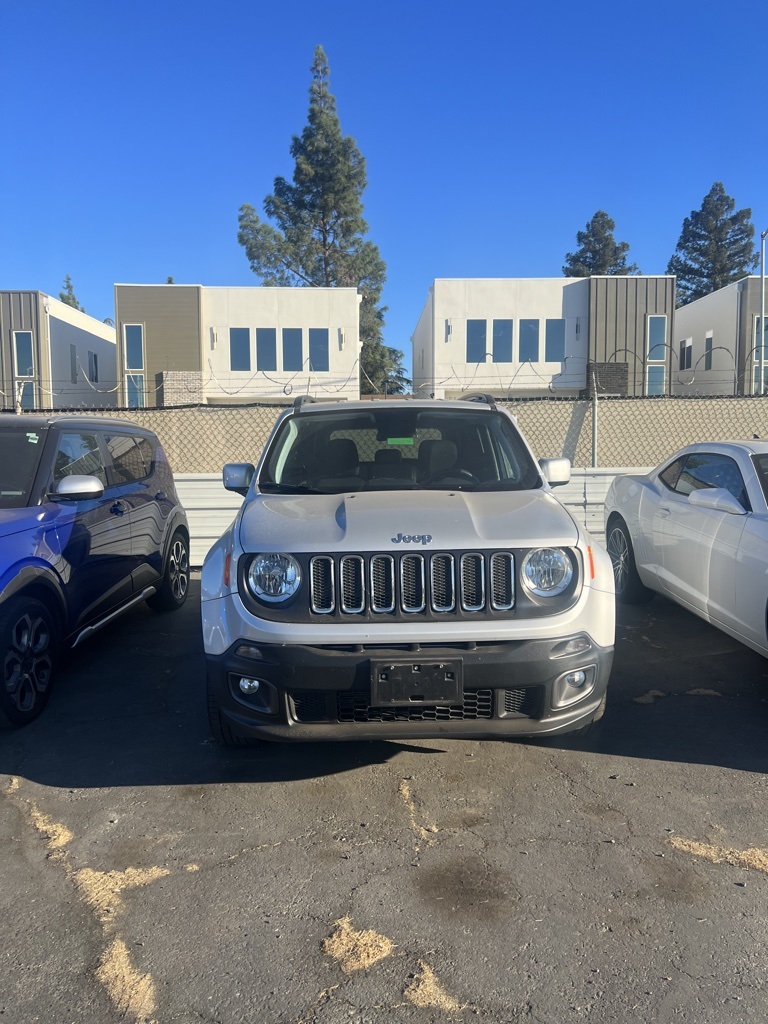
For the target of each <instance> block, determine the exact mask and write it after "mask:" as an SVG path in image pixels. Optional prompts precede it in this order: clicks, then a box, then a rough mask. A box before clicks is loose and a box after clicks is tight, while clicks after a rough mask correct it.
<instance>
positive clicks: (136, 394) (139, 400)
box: [125, 373, 144, 409]
mask: <svg viewBox="0 0 768 1024" xmlns="http://www.w3.org/2000/svg"><path fill="white" fill-rule="evenodd" d="M125 397H126V402H127V405H128V408H129V409H143V408H144V374H143V373H127V374H126V375H125Z"/></svg>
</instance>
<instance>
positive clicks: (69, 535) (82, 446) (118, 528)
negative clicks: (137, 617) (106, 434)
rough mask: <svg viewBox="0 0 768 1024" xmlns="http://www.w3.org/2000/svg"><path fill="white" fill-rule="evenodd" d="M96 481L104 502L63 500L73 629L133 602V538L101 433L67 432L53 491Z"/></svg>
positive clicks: (64, 569)
mask: <svg viewBox="0 0 768 1024" xmlns="http://www.w3.org/2000/svg"><path fill="white" fill-rule="evenodd" d="M74 475H86V476H95V477H97V478H98V479H99V480H100V481H101V483H102V484H103V485H104V494H103V495H102V497H100V498H89V499H87V500H84V501H70V500H65V499H62V500H59V501H58V502H57V504H58V507H59V510H60V514H59V516H58V517H57V519H56V532H57V535H58V539H59V545H60V550H61V558H62V563H61V567H60V573H61V576H62V579H63V582H64V585H65V588H66V591H67V598H68V603H69V607H70V613H71V617H72V622H71V625H72V628H73V629H75V628H79V627H81V626H84V625H86V624H88V623H89V622H93V621H94V620H96V619H98V618H100V617H101V616H102V615H103V614H106V613H107V612H109V611H110V610H112V609H113V608H115V607H117V606H118V605H120V604H122V603H123V602H124V601H126V600H128V599H129V598H130V596H131V593H132V589H133V584H132V579H131V570H132V554H131V534H130V528H129V525H128V520H127V518H126V515H125V513H126V511H127V506H126V505H125V503H124V502H123V501H122V500H121V497H120V495H119V493H118V491H117V489H116V488H115V487H113V486H110V481H109V480H108V478H107V474H106V467H105V459H104V452H103V450H102V448H101V447H100V445H99V439H98V433H97V431H88V430H63V431H61V432H60V433H59V435H58V438H57V440H56V446H55V453H54V457H53V465H52V467H51V474H50V486H49V488H48V490H49V491H51V492H55V491H56V488H57V486H58V484H59V483H60V481H61V480H63V479H64V478H65V477H67V476H74Z"/></svg>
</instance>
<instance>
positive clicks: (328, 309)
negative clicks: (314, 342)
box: [201, 287, 360, 402]
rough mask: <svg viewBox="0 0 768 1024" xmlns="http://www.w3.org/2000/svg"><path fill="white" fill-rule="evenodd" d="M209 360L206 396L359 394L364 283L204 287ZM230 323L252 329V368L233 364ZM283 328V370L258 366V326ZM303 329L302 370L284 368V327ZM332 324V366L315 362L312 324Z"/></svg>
mask: <svg viewBox="0 0 768 1024" xmlns="http://www.w3.org/2000/svg"><path fill="white" fill-rule="evenodd" d="M201 294H202V307H201V326H202V361H203V366H202V370H203V377H204V379H205V396H206V400H207V401H209V402H211V401H217V402H229V401H231V400H233V399H234V400H249V401H254V400H257V399H259V398H264V397H266V396H274V395H283V396H286V395H293V394H304V393H307V392H309V393H310V394H319V395H325V396H326V397H331V396H334V397H338V398H347V399H355V398H358V397H359V395H360V383H359V363H358V360H359V354H360V351H359V350H360V343H359V327H358V317H359V302H358V295H357V289H356V288H265V287H259V288H203V289H202V293H201ZM230 327H244V328H248V329H249V330H250V345H251V368H250V370H241V371H233V370H232V369H231V368H230V346H229V329H230ZM263 327H267V328H274V329H275V331H276V348H277V352H276V356H277V360H276V368H275V369H274V370H273V369H271V368H270V369H269V370H264V371H260V370H259V369H258V368H257V352H256V330H257V328H263ZM291 327H293V328H300V329H301V331H302V368H301V370H299V371H297V370H286V369H285V368H284V367H283V346H282V331H283V328H291ZM310 328H325V329H327V330H328V370H327V371H318V370H317V368H315V367H313V366H312V365H311V363H310V357H309V329H310Z"/></svg>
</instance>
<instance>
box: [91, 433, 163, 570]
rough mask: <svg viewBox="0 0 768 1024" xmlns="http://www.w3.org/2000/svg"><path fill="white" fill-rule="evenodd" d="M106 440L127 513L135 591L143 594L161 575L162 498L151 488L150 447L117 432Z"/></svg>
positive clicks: (138, 439)
mask: <svg viewBox="0 0 768 1024" xmlns="http://www.w3.org/2000/svg"><path fill="white" fill-rule="evenodd" d="M105 439H106V445H107V451H108V453H109V458H110V460H111V474H112V476H113V477H114V479H115V481H116V484H117V486H118V488H119V491H120V495H121V498H122V500H124V501H125V502H126V504H127V505H128V509H129V510H128V517H129V519H130V527H131V552H132V558H133V567H132V571H133V578H134V589H135V590H142V589H143V588H144V587H145V586H148V585H149V584H151V583H154V582H156V581H157V579H158V577H159V576H160V575H162V571H163V550H162V548H163V536H164V530H165V519H164V518H163V515H162V507H161V506H162V501H163V499H164V497H165V496H164V495H160V494H158V493H157V488H156V487H155V486H154V477H153V474H152V457H153V455H152V447H151V445H150V444H149V443H146V439H145V438H144V437H143V436H142V437H136V436H134V435H133V434H130V433H127V432H125V431H120V432H118V431H116V432H115V433H109V432H107V433H106V435H105ZM140 442H145V443H140Z"/></svg>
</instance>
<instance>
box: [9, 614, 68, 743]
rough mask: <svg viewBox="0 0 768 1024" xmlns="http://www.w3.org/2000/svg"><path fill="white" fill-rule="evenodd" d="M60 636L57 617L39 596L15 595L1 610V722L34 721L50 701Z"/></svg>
mask: <svg viewBox="0 0 768 1024" xmlns="http://www.w3.org/2000/svg"><path fill="white" fill-rule="evenodd" d="M58 647H59V638H58V626H57V622H56V619H55V617H54V616H53V614H52V613H51V611H50V609H49V608H47V607H46V606H45V605H44V604H43V602H42V601H38V600H37V599H36V598H32V597H23V596H21V595H19V596H18V597H12V598H11V599H10V600H9V601H7V602H6V603H5V605H4V606H3V608H2V610H0V656H1V657H2V668H3V672H2V685H0V724H2V725H9V726H12V727H18V726H22V725H27V724H28V723H29V722H32V721H34V719H35V718H37V716H38V715H39V714H40V712H41V711H42V710H43V708H44V707H45V705H46V704H47V703H48V697H49V696H50V693H51V686H52V685H53V675H54V668H55V665H56V659H57V654H58Z"/></svg>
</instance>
